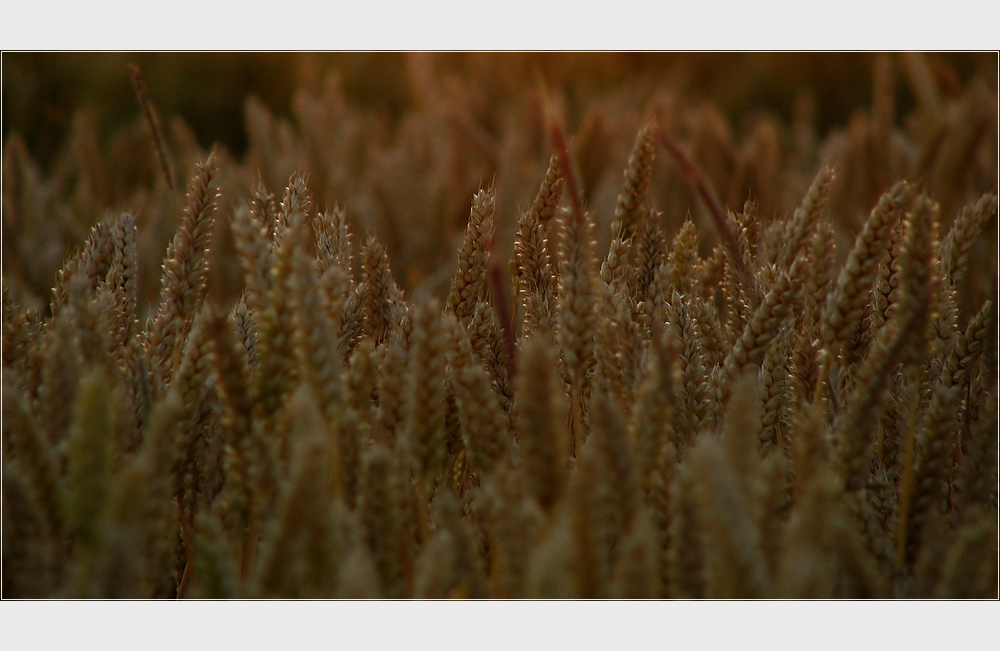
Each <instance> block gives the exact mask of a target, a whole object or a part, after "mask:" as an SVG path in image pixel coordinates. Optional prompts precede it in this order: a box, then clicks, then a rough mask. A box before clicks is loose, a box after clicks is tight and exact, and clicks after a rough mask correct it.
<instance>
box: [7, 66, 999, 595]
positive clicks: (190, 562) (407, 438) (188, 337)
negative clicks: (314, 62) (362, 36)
mask: <svg viewBox="0 0 1000 651" xmlns="http://www.w3.org/2000/svg"><path fill="white" fill-rule="evenodd" d="M457 60H458V61H459V63H457V64H456V63H455V62H454V61H453V60H451V59H449V58H448V57H445V56H434V55H427V54H411V55H407V56H406V57H405V79H406V83H407V84H408V88H409V92H410V97H412V103H411V104H410V105H408V106H407V108H406V109H405V110H403V111H402V112H401V113H400V115H399V116H398V117H390V116H389V115H387V114H386V113H385V112H384V111H383V112H380V111H378V110H373V109H371V108H370V107H365V106H361V105H359V104H358V103H357V102H354V101H352V100H351V98H350V97H348V96H347V95H346V94H345V92H344V88H343V84H342V79H341V78H340V77H339V76H338V75H337V74H330V75H329V76H326V77H323V78H322V80H321V81H320V82H317V83H314V84H312V85H311V87H310V88H302V89H299V90H298V91H297V92H296V93H295V95H294V99H293V102H292V112H293V118H292V119H288V118H285V117H281V116H276V115H275V114H274V113H273V112H272V111H271V110H270V109H269V108H268V107H267V106H266V105H265V104H264V103H263V102H262V101H260V100H259V99H257V98H255V97H248V98H246V99H245V101H244V100H243V98H241V101H243V104H242V107H243V115H244V129H245V133H246V141H247V143H248V144H247V147H246V151H245V152H242V154H241V155H237V154H234V153H232V152H231V151H230V150H229V149H227V148H226V146H224V145H217V146H205V145H203V144H202V143H200V142H199V140H198V138H197V136H196V135H195V132H194V131H193V130H192V129H191V127H190V126H189V125H188V124H187V123H185V121H184V120H183V119H182V118H181V117H175V116H171V118H170V119H169V120H163V119H161V116H160V115H159V114H158V112H157V110H156V103H157V98H156V97H154V96H151V94H150V93H149V92H148V91H147V90H146V88H145V82H144V79H143V76H142V72H141V71H140V70H139V69H138V68H133V69H132V71H131V78H132V80H133V82H134V87H135V89H136V95H137V99H138V102H137V103H136V104H135V107H134V111H133V113H134V116H133V119H132V120H131V121H129V122H127V123H126V124H124V125H123V126H121V127H120V128H118V129H117V130H116V131H115V132H114V133H112V134H111V135H105V134H102V133H101V130H100V129H99V126H98V125H97V123H96V121H95V120H94V118H93V115H91V114H88V112H87V111H85V110H81V111H80V112H78V113H76V114H75V116H74V117H73V118H72V120H71V121H70V123H69V128H68V132H67V137H66V143H65V145H64V147H63V148H62V149H60V150H59V153H58V155H56V156H55V157H54V158H53V160H52V161H50V162H49V163H47V164H46V165H44V166H43V165H41V164H40V163H39V161H37V160H36V159H35V158H34V157H33V155H32V152H31V151H30V149H29V146H28V144H27V142H26V141H25V139H23V138H22V137H21V136H19V135H18V134H17V133H11V134H10V135H8V136H6V142H5V144H4V151H3V378H2V379H3V447H2V451H3V486H2V494H3V584H2V595H3V597H5V598H84V599H97V598H139V599H153V598H187V597H191V598H209V599H229V598H281V599H296V598H340V599H372V598H375V599H409V598H417V599H447V598H471V599H480V598H495V599H523V598H531V599H593V598H596V599H671V598H683V599H701V598H713V599H768V598H795V599H803V598H810V599H811V598H828V599H829V598H947V599H958V598H993V599H995V598H997V596H998V581H997V572H998V567H997V553H998V518H997V499H998V498H997V494H998V474H997V473H998V441H997V431H998V424H997V406H998V393H997V391H998V389H997V370H998V349H997V287H998V284H997V283H998V257H997V244H996V243H997V170H998V167H997V88H996V85H995V79H988V78H986V79H984V78H983V77H982V76H980V75H973V76H972V77H971V78H969V79H968V80H963V81H958V80H957V79H956V78H955V77H954V75H952V76H948V74H946V73H947V68H946V66H945V65H944V64H942V63H941V62H940V60H938V59H936V58H934V57H933V56H931V55H922V54H915V53H910V54H901V55H896V54H880V55H877V56H872V57H871V58H870V62H871V67H872V72H871V92H870V97H871V102H870V105H868V106H865V107H862V108H859V109H858V110H857V111H855V112H854V113H853V114H852V115H851V116H850V118H849V120H848V121H847V123H846V125H841V126H839V127H838V126H834V127H831V128H823V129H821V128H820V127H818V126H817V117H816V116H817V110H818V108H817V106H816V101H815V97H814V96H811V95H809V94H808V93H804V94H800V95H799V96H798V97H797V98H796V99H795V101H794V103H793V104H792V110H791V113H790V115H789V116H788V117H787V118H784V117H782V116H780V115H777V114H774V113H767V112H763V113H758V114H756V115H752V116H750V117H748V118H746V119H741V120H740V123H739V128H736V126H735V125H734V124H733V122H732V121H731V120H730V118H728V117H727V116H726V115H725V114H723V112H722V111H720V109H719V108H718V107H717V106H716V105H715V104H714V103H713V102H712V101H711V100H710V99H706V98H705V97H701V96H699V95H698V94H697V93H694V92H691V91H690V89H689V88H688V87H686V86H685V85H684V81H683V77H684V76H683V75H682V74H678V73H676V70H677V69H678V68H673V69H672V70H674V73H673V76H671V75H670V74H668V75H667V76H666V77H663V78H657V77H630V78H628V79H627V80H626V81H624V82H622V83H620V84H614V85H600V84H596V85H590V86H588V85H587V83H586V79H585V78H584V76H583V74H582V73H581V69H582V68H583V66H580V65H575V66H574V65H570V64H565V65H563V66H562V67H561V68H560V67H558V66H555V67H553V65H549V67H547V68H544V69H540V68H538V67H537V66H536V67H535V68H534V70H535V71H536V73H537V74H535V76H534V77H532V76H531V75H529V74H526V73H525V70H524V69H525V68H531V67H532V61H533V60H532V58H531V56H530V55H528V54H494V55H482V56H478V57H468V58H466V59H462V58H458V59H457ZM567 60H570V59H567ZM588 61H591V63H592V60H588ZM550 63H551V62H550ZM587 65H590V63H588V64H587ZM609 65H611V64H609ZM994 70H995V68H994ZM120 74H121V75H122V77H123V78H127V77H129V71H128V70H122V71H121V73H120ZM733 74H738V71H736V72H734V73H733ZM581 79H582V80H583V81H581ZM902 89H906V92H908V93H909V94H910V95H909V96H911V97H912V102H910V103H909V104H907V106H906V107H905V112H904V111H903V110H902V109H901V108H900V105H899V103H898V102H897V98H898V97H900V93H901V92H902Z"/></svg>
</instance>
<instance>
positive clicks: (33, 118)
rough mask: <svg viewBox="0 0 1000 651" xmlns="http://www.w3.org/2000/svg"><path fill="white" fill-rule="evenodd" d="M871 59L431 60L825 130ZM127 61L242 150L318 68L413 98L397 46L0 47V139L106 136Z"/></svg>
mask: <svg viewBox="0 0 1000 651" xmlns="http://www.w3.org/2000/svg"><path fill="white" fill-rule="evenodd" d="M874 57H875V54H873V53H859V52H840V53H781V52H754V53H653V52H632V53H621V52H607V53H603V52H591V53H506V54H501V55H499V56H498V55H497V54H496V53H492V54H491V53H440V54H437V55H435V60H436V65H437V67H438V69H439V70H445V71H451V72H453V73H455V74H457V75H463V74H472V73H474V72H476V71H477V70H481V69H483V68H484V67H491V66H493V65H496V63H497V62H499V63H500V64H501V65H500V66H499V67H500V68H502V69H501V70H499V72H500V73H501V74H504V75H505V76H506V77H507V79H504V81H505V82H510V81H511V79H515V81H519V82H520V83H515V84H513V85H509V84H508V85H507V86H506V87H507V88H512V87H516V86H518V85H523V86H525V87H530V86H532V85H533V84H534V74H533V72H534V70H535V69H537V70H538V71H540V72H541V73H542V74H543V75H544V76H545V78H546V80H547V81H548V82H549V83H553V84H557V85H561V86H567V87H572V88H573V92H574V93H575V95H576V96H577V97H578V98H579V104H580V106H584V105H586V103H587V102H586V97H587V96H588V95H590V96H594V97H596V96H599V95H600V94H601V93H603V92H605V91H607V90H608V89H609V88H611V87H613V86H617V85H620V84H622V83H625V82H629V83H636V84H643V85H645V84H651V85H657V84H662V85H668V86H670V87H672V88H675V89H683V90H684V91H685V92H686V93H687V94H689V95H691V96H694V97H699V98H702V99H706V100H709V101H711V102H712V103H714V104H715V105H716V106H717V108H718V109H719V110H720V111H721V112H722V114H723V115H724V116H725V117H726V118H727V119H728V120H729V121H730V123H731V124H733V125H734V126H735V127H737V129H738V128H739V126H740V122H741V121H746V120H748V119H751V117H752V116H753V115H754V114H755V113H759V112H761V111H767V112H771V113H774V114H776V115H777V116H778V117H780V118H783V119H785V120H787V119H790V118H791V116H792V113H793V110H794V105H795V101H796V98H798V97H800V96H801V95H802V94H803V93H809V94H811V95H812V96H813V97H814V98H815V106H816V115H815V119H816V127H817V130H818V131H819V132H820V133H826V132H827V131H829V130H830V129H832V128H835V127H838V126H844V125H846V124H847V122H848V120H849V118H850V116H851V113H852V112H853V111H855V110H858V109H859V108H862V107H868V106H870V104H871V100H872V70H873V60H874ZM928 61H929V62H930V64H931V65H932V69H933V73H934V75H935V76H936V78H937V80H938V83H939V86H940V88H941V89H942V90H943V92H945V93H948V92H951V93H953V94H955V95H957V94H959V93H960V92H961V89H962V87H963V86H964V85H965V84H966V83H967V82H968V80H969V79H971V78H972V77H973V76H981V77H982V78H983V79H986V80H995V79H996V76H997V57H996V55H995V54H994V53H988V52H982V53H934V54H932V55H930V56H928ZM130 63H134V64H137V65H139V66H140V68H141V69H142V71H143V75H144V77H145V81H146V86H147V89H148V91H149V95H150V98H151V99H152V101H153V103H154V104H155V105H156V107H157V109H158V110H159V112H160V114H161V116H164V117H167V116H174V115H179V116H182V117H183V118H184V120H186V121H187V123H188V124H189V125H190V127H191V129H192V130H193V131H194V134H195V135H196V136H197V138H198V140H199V141H200V142H201V143H202V144H203V145H211V144H212V143H215V142H218V143H221V144H224V145H225V146H226V147H227V148H228V149H229V151H230V152H231V153H232V154H233V155H234V156H235V157H237V158H239V157H242V156H243V154H244V153H245V151H246V147H247V136H246V131H245V129H244V117H243V106H244V100H245V99H246V97H247V96H248V95H253V96H255V97H257V98H258V99H259V100H260V101H261V102H262V103H263V104H264V105H265V106H266V107H267V108H268V109H269V110H270V112H271V113H273V114H274V115H275V116H277V117H286V118H287V117H291V115H292V100H293V97H294V94H295V92H296V91H297V90H298V89H304V90H306V91H312V92H318V89H319V88H320V86H321V85H322V82H323V79H324V78H325V76H326V74H327V73H328V72H330V71H337V72H338V74H339V76H340V79H341V84H342V91H343V94H344V96H345V98H346V100H347V101H348V102H351V103H354V104H356V105H358V107H359V108H366V109H374V110H377V111H381V112H383V113H385V114H386V115H387V116H388V117H389V118H390V119H391V120H398V119H399V117H400V116H401V115H403V114H404V112H405V111H406V110H407V109H409V108H412V107H413V105H414V102H415V98H414V96H413V92H412V90H411V87H410V86H411V84H410V83H409V80H408V73H407V64H406V55H405V54H404V53H400V52H355V53H281V52H273V53H234V52H218V53H152V52H140V53H128V52H115V53H66V52H60V53H39V52H24V53H5V54H4V55H3V140H4V144H6V142H7V139H8V137H9V135H10V133H11V132H16V133H18V134H20V135H21V137H22V138H24V140H25V142H26V144H27V146H28V149H29V151H30V152H31V154H32V156H33V158H34V159H35V160H36V161H38V162H39V163H40V164H41V166H42V168H43V169H45V168H47V167H48V165H49V164H50V163H51V161H52V160H53V158H54V157H55V155H56V154H57V152H58V150H59V147H60V146H61V145H63V144H64V143H65V141H66V134H67V132H68V131H69V129H70V126H71V122H72V117H73V114H74V112H75V111H77V110H79V109H84V110H86V111H87V112H88V113H89V114H90V116H91V118H92V119H94V120H95V121H96V123H97V126H98V127H99V131H100V133H101V134H102V136H103V137H105V138H107V137H109V136H110V135H111V134H113V133H115V131H116V130H117V129H118V128H120V127H121V126H122V125H124V124H125V123H127V122H129V121H131V120H132V119H133V118H134V117H135V116H136V113H137V111H138V106H137V103H136V98H135V91H134V89H133V87H132V83H131V80H130V78H129V73H128V65H129V64H130ZM993 84H994V92H995V81H993ZM896 92H897V97H896V101H897V107H898V111H899V113H900V114H902V115H905V114H906V113H908V112H909V110H910V109H911V108H912V106H913V104H914V97H913V94H912V93H911V92H910V90H909V88H908V87H907V86H906V85H905V84H898V85H897V91H896ZM570 108H571V115H570V116H569V117H570V119H571V120H572V119H573V118H574V115H573V114H572V109H573V107H572V106H571V107H570ZM575 117H576V118H577V119H579V117H580V116H579V115H576V116H575ZM572 126H573V125H572V123H571V124H570V127H571V129H572Z"/></svg>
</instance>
